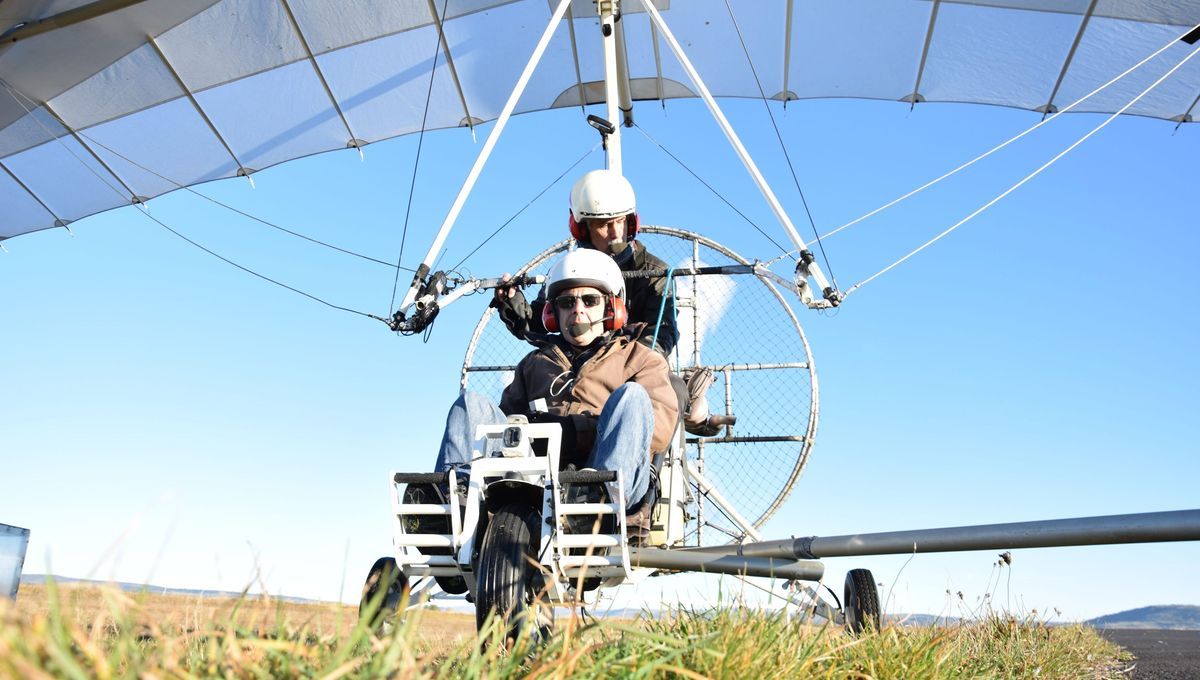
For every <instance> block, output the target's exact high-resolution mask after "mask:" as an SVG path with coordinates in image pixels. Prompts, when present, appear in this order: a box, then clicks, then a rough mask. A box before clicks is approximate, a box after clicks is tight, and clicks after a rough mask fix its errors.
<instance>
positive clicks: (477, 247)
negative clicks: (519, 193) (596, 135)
mask: <svg viewBox="0 0 1200 680" xmlns="http://www.w3.org/2000/svg"><path fill="white" fill-rule="evenodd" d="M600 144H601V142H597V143H596V145H595V146H593V147H592V148H590V149H588V150H587V153H585V154H583V155H582V156H580V157H579V159H578V160H576V161H575V162H574V163H572V164H571V165H570V166H569V167H568V168H567V169H566V170H563V171H562V173H561V174H559V176H558V177H555V178H554V180H553V181H551V182H550V183H549V184H547V185H546V188H545V189H542V190H541V191H539V192H538V193H537V195H536V196H534V197H533V198H531V199H529V202H528V203H526V204H525V205H524V206H522V207H521V209H520V210H518V211H517V212H515V213H513V216H512V217H510V218H508V219H507V220H505V221H504V224H501V225H500V226H499V227H496V230H495V231H493V232H492V233H491V234H490V235H488V237H487V238H485V239H483V241H482V242H481V243H480V244H479V245H477V246H475V249H474V250H472V251H471V252H469V253H467V254H466V256H464V257H463V259H461V260H459V261H458V264H456V265H454V266H453V267H451V268H450V269H451V270H455V269H458V268H459V267H461V266H462V265H463V263H464V262H466V261H467V260H468V259H470V257H471V256H472V255H474V254H475V253H477V252H479V250H480V249H481V248H483V247H484V246H486V245H487V244H488V241H491V240H492V239H493V238H495V237H496V236H497V235H498V234H499V233H500V232H501V231H503V230H504V228H505V227H507V226H508V225H509V224H511V223H512V221H513V220H515V219H517V218H518V217H520V215H521V213H523V212H525V211H526V210H528V209H529V206H531V205H533V204H534V203H535V202H536V201H537V200H538V199H539V198H541V197H542V196H543V195H544V194H545V193H546V192H547V191H550V188H551V187H553V186H554V185H555V184H558V183H559V182H561V181H562V178H563V177H566V176H567V173H569V172H571V171H572V170H574V169H575V168H576V167H577V166H578V165H579V164H580V163H582V162H583V160H584V159H585V158H587V157H588V156H590V155H592V154H593V153H595V151H596V149H598V148H600Z"/></svg>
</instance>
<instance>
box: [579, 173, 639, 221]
mask: <svg viewBox="0 0 1200 680" xmlns="http://www.w3.org/2000/svg"><path fill="white" fill-rule="evenodd" d="M636 210H637V200H636V199H635V197H634V195H633V185H631V184H630V183H629V180H627V179H625V178H624V177H622V176H621V175H620V174H619V173H616V172H613V171H612V170H592V171H591V172H588V173H586V174H585V175H584V176H583V177H580V178H579V181H577V182H575V186H573V187H571V216H572V217H574V218H575V221H576V222H583V221H584V220H586V219H591V218H609V217H619V216H621V215H629V214H631V213H633V212H635V211H636Z"/></svg>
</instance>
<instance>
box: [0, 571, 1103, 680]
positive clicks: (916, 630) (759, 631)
mask: <svg viewBox="0 0 1200 680" xmlns="http://www.w3.org/2000/svg"><path fill="white" fill-rule="evenodd" d="M504 632H505V631H504V630H503V629H502V628H501V627H500V626H498V625H492V626H489V627H488V628H487V629H486V630H484V631H482V632H481V633H479V634H478V635H477V634H476V633H475V630H474V626H473V617H471V616H464V615H459V614H447V613H442V612H436V611H429V610H418V611H412V612H410V613H409V614H408V615H407V616H405V617H404V618H402V619H400V620H399V621H398V622H397V623H396V625H394V626H392V627H391V630H390V631H389V632H388V633H387V634H384V635H376V634H374V633H372V632H371V631H370V630H368V629H367V628H366V627H365V626H363V625H361V624H359V622H358V617H357V612H356V611H355V609H354V608H352V607H346V606H344V605H335V604H322V605H301V604H292V603H285V602H280V601H277V600H272V599H265V598H251V597H246V598H242V599H212V598H188V597H179V596H166V595H152V594H149V593H138V594H132V595H131V594H129V593H124V592H121V591H118V590H115V589H107V588H95V587H65V586H60V587H55V586H54V585H50V586H48V587H25V588H22V590H21V594H20V596H19V599H18V602H17V603H16V605H15V606H14V604H13V603H12V602H9V601H7V600H4V599H2V598H0V678H78V679H82V678H93V677H95V678H208V677H231V678H328V679H331V680H332V679H336V678H379V677H389V678H462V677H466V678H525V677H531V678H565V677H572V678H575V677H578V678H736V679H738V680H745V679H747V678H776V677H789V678H805V677H811V678H831V679H832V678H837V679H842V678H845V679H851V678H853V679H858V678H880V679H885V678H905V679H907V678H1031V677H1037V678H1116V677H1122V676H1120V674H1119V672H1118V668H1119V667H1120V666H1121V665H1122V664H1121V663H1120V660H1119V654H1120V650H1119V648H1117V647H1115V646H1113V645H1112V644H1110V643H1108V642H1106V641H1105V640H1103V639H1102V638H1101V637H1100V636H1099V635H1097V634H1096V633H1095V632H1094V631H1092V630H1091V629H1089V628H1084V627H1080V626H1049V625H1046V624H1045V623H1044V622H1041V621H1038V620H1036V619H1022V620H1018V619H1013V618H1009V617H1004V616H999V615H995V614H989V615H987V616H986V617H984V618H983V619H982V620H978V621H974V622H969V623H961V624H952V625H947V626H940V627H902V626H885V628H884V629H883V630H882V631H880V632H878V633H872V634H868V635H864V636H862V637H860V638H852V637H850V636H848V635H846V634H845V633H843V632H842V631H841V630H840V629H838V628H834V627H828V626H820V625H813V624H811V623H806V622H803V621H797V620H795V619H789V618H788V617H787V616H786V615H784V614H782V613H764V612H759V611H750V610H744V609H721V610H713V611H707V612H697V611H688V610H677V611H673V612H670V613H668V614H665V615H660V616H655V617H650V616H645V617H643V618H642V619H640V620H637V621H601V622H598V623H590V624H584V623H583V622H582V621H581V620H580V619H578V618H574V617H570V616H566V615H564V614H563V613H561V610H560V615H559V622H558V627H557V631H556V633H555V635H554V637H552V638H551V639H550V640H549V641H547V642H545V643H544V644H541V645H537V646H535V645H532V644H530V643H528V641H527V640H525V639H524V638H522V639H520V640H518V641H517V643H516V645H515V646H514V647H513V648H512V649H511V650H506V649H505V645H504V644H502V640H503V637H504ZM480 642H485V643H490V644H480Z"/></svg>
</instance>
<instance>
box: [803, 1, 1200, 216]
mask: <svg viewBox="0 0 1200 680" xmlns="http://www.w3.org/2000/svg"><path fill="white" fill-rule="evenodd" d="M1197 30H1200V24H1196V25H1195V26H1193V27H1192V28H1191V30H1189V31H1188V33H1191V32H1193V31H1197ZM1184 35H1187V33H1185V34H1184ZM1179 40H1180V39H1179V38H1172V39H1171V40H1170V41H1169V42H1167V44H1165V45H1163V46H1162V47H1160V48H1158V49H1157V50H1156V51H1155V52H1154V53H1153V54H1151V55H1150V56H1148V57H1146V58H1145V59H1142V60H1141V61H1139V62H1138V63H1136V64H1134V65H1133V66H1130V67H1129V68H1128V69H1126V70H1125V71H1124V72H1122V73H1121V74H1120V75H1117V76H1115V77H1113V78H1112V79H1111V80H1109V81H1108V82H1106V83H1104V84H1103V85H1101V86H1099V87H1097V88H1096V89H1094V90H1092V91H1091V92H1088V93H1087V94H1085V95H1083V96H1082V97H1080V98H1079V99H1076V100H1075V101H1073V102H1071V103H1070V104H1068V105H1067V106H1065V107H1063V108H1061V109H1059V110H1058V111H1056V112H1055V113H1054V114H1053V115H1051V116H1049V117H1047V118H1042V119H1041V120H1040V121H1038V122H1037V124H1035V125H1034V126H1033V127H1030V128H1029V129H1027V130H1025V131H1024V132H1021V133H1020V134H1018V135H1017V136H1015V137H1013V138H1012V139H1009V140H1008V141H1006V142H1002V143H1000V144H998V145H997V146H995V147H992V148H991V149H989V150H988V151H985V152H984V153H982V154H980V155H979V156H976V157H975V158H972V159H971V160H969V161H967V162H966V163H963V164H962V165H960V166H958V167H957V168H954V169H953V170H951V171H949V172H947V173H946V174H944V175H942V176H941V177H938V178H936V179H932V180H930V181H928V182H926V183H925V184H922V185H921V186H919V187H917V188H916V189H913V190H912V191H910V192H908V193H907V194H904V195H903V196H901V197H899V198H896V199H894V200H892V201H890V202H888V203H885V204H884V205H881V206H879V207H878V208H875V209H874V210H872V211H871V212H869V213H867V214H865V215H863V216H861V217H858V218H855V219H853V220H850V221H849V222H847V223H845V224H843V225H842V226H840V227H838V228H837V229H834V230H833V231H830V232H829V233H827V234H825V235H824V236H820V237H818V238H829V237H830V236H833V235H834V234H836V233H838V232H840V231H842V230H843V229H847V228H849V227H852V226H854V225H856V224H858V223H859V222H862V221H863V220H865V219H868V218H870V217H874V216H875V215H878V214H879V213H881V212H883V211H884V210H887V209H888V208H891V207H892V206H894V205H896V204H897V203H900V202H901V201H904V200H906V199H908V198H911V197H913V196H915V195H917V194H919V193H921V192H922V191H924V190H926V189H928V188H929V187H931V186H933V185H935V184H937V183H938V182H941V181H942V180H944V179H947V178H949V177H950V176H952V175H954V174H957V173H958V172H959V171H961V170H965V169H967V168H969V167H971V166H972V165H974V164H975V163H977V162H978V161H981V160H983V159H984V158H987V157H988V156H990V155H992V154H994V153H996V152H997V151H999V150H1000V149H1003V148H1004V147H1006V146H1008V145H1009V144H1012V143H1013V142H1015V141H1017V140H1018V139H1021V138H1022V137H1024V136H1025V135H1028V134H1029V133H1031V132H1033V131H1034V130H1036V129H1038V128H1040V127H1042V126H1043V125H1045V124H1046V123H1049V122H1050V121H1052V120H1054V119H1055V118H1057V117H1059V116H1060V115H1062V114H1064V113H1066V112H1068V111H1070V110H1071V109H1073V108H1075V107H1076V106H1079V105H1080V104H1082V103H1083V102H1085V101H1087V100H1088V99H1091V98H1092V97H1093V96H1095V95H1096V94H1098V93H1099V92H1101V91H1102V90H1105V89H1107V88H1108V87H1109V86H1111V85H1113V84H1114V83H1116V82H1117V81H1119V80H1121V79H1123V78H1124V77H1125V76H1127V75H1129V74H1130V73H1132V72H1134V71H1136V70H1137V69H1139V68H1141V67H1142V66H1144V65H1145V64H1146V62H1148V61H1150V60H1151V59H1153V58H1155V57H1157V56H1158V55H1160V54H1162V53H1163V52H1165V51H1166V50H1167V48H1169V47H1171V46H1172V45H1174V44H1175V43H1177V42H1179Z"/></svg>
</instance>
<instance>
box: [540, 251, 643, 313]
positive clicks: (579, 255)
mask: <svg viewBox="0 0 1200 680" xmlns="http://www.w3.org/2000/svg"><path fill="white" fill-rule="evenodd" d="M577 286H590V287H592V288H597V289H599V290H600V291H601V292H603V293H604V294H605V295H615V296H617V297H619V298H622V299H624V298H625V277H624V276H622V275H621V269H620V267H618V266H617V263H616V262H615V261H613V259H612V258H611V257H609V256H608V255H605V254H604V253H602V252H600V251H598V250H590V249H587V248H579V249H578V250H572V251H571V252H569V253H567V254H566V255H563V256H562V257H561V258H559V259H558V261H557V262H555V263H554V264H553V265H551V267H550V272H549V273H548V274H547V275H546V299H548V300H553V299H554V298H555V297H556V296H557V295H558V294H559V293H561V292H562V291H563V290H565V289H567V288H575V287H577Z"/></svg>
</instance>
